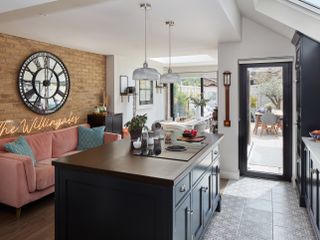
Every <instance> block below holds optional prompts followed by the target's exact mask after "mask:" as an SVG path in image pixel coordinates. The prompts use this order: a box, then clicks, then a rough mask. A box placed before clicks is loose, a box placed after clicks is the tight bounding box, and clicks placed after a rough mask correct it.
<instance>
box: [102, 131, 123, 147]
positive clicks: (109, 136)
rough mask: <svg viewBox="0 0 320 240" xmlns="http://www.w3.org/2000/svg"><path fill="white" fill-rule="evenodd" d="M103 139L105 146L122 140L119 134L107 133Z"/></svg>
mask: <svg viewBox="0 0 320 240" xmlns="http://www.w3.org/2000/svg"><path fill="white" fill-rule="evenodd" d="M103 137H104V143H105V144H106V143H111V142H114V141H118V140H121V135H120V134H117V133H111V132H105V133H104V136H103Z"/></svg>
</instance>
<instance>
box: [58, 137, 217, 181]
mask: <svg viewBox="0 0 320 240" xmlns="http://www.w3.org/2000/svg"><path fill="white" fill-rule="evenodd" d="M222 138H223V135H219V134H207V135H206V139H205V140H204V142H205V143H206V144H207V145H206V146H205V147H204V148H203V149H202V150H201V151H199V152H198V153H197V154H196V155H195V156H194V157H192V158H191V159H190V160H189V161H187V162H185V161H177V160H172V159H161V158H155V157H142V156H134V155H133V154H132V153H131V152H130V151H131V150H130V140H127V139H123V140H120V141H116V142H113V143H110V144H105V145H103V146H101V147H98V148H94V149H90V150H87V151H84V152H81V153H78V154H75V155H72V156H68V157H63V158H60V159H58V160H55V161H53V163H52V164H53V165H54V166H56V167H68V168H81V169H82V170H86V171H89V172H99V173H103V174H108V175H111V176H117V177H122V178H126V179H133V180H138V181H143V182H146V183H153V184H161V185H170V186H172V185H174V184H175V183H176V182H177V181H179V180H180V179H181V177H182V176H183V173H184V172H186V170H188V169H191V168H192V167H193V166H194V165H195V164H196V163H198V162H199V161H200V160H201V158H202V157H203V156H205V155H206V154H207V153H208V152H209V151H210V150H212V148H213V147H215V146H216V145H217V144H218V143H219V142H220V141H221V140H222Z"/></svg>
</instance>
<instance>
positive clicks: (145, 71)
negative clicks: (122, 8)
mask: <svg viewBox="0 0 320 240" xmlns="http://www.w3.org/2000/svg"><path fill="white" fill-rule="evenodd" d="M140 8H143V9H144V63H143V67H142V68H137V69H135V70H134V71H133V76H132V79H133V80H149V81H157V80H159V78H160V73H159V72H158V71H157V70H156V69H154V68H149V67H148V63H147V11H148V10H150V9H151V4H149V3H142V4H140Z"/></svg>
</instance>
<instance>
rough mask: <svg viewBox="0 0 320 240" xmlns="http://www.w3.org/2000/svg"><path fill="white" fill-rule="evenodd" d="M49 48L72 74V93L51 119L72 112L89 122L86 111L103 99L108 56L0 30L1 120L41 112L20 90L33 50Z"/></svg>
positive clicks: (80, 120) (25, 117)
mask: <svg viewBox="0 0 320 240" xmlns="http://www.w3.org/2000/svg"><path fill="white" fill-rule="evenodd" d="M38 51H48V52H51V53H53V54H55V55H56V56H58V57H59V58H60V59H61V60H62V61H63V63H64V64H65V65H66V67H67V69H68V72H69V75H70V83H71V87H70V93H69V97H68V99H67V101H66V103H65V104H64V106H63V107H62V108H61V109H60V110H59V111H58V112H56V113H54V114H51V115H48V116H47V117H48V118H49V119H57V118H62V117H68V116H69V114H70V112H72V113H73V114H74V115H77V116H79V117H80V119H79V122H80V123H84V122H86V117H87V114H88V113H90V112H92V110H93V108H94V107H95V106H96V105H98V104H100V103H101V102H102V92H103V90H105V88H106V57H105V56H103V55H98V54H93V53H88V52H83V51H79V50H74V49H70V48H65V47H60V46H56V45H51V44H47V43H42V42H37V41H33V40H28V39H24V38H19V37H14V36H9V35H5V34H0V84H1V85H0V100H1V101H0V121H3V120H13V121H15V122H19V120H21V119H27V120H31V119H33V118H35V117H39V116H40V115H38V114H36V113H34V112H32V111H31V110H29V108H27V107H26V106H25V104H24V103H23V101H22V100H21V98H20V94H19V91H18V87H17V86H18V74H19V70H20V66H21V65H22V63H23V62H24V60H25V59H26V58H27V57H28V56H29V55H31V54H33V53H35V52H38Z"/></svg>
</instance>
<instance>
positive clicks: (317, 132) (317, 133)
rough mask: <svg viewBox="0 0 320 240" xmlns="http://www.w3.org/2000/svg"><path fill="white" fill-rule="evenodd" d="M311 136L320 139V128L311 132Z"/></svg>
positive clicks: (316, 139)
mask: <svg viewBox="0 0 320 240" xmlns="http://www.w3.org/2000/svg"><path fill="white" fill-rule="evenodd" d="M309 135H310V137H312V138H313V139H314V140H315V141H320V130H314V131H312V132H309Z"/></svg>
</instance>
